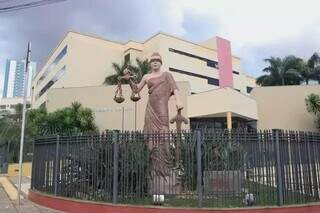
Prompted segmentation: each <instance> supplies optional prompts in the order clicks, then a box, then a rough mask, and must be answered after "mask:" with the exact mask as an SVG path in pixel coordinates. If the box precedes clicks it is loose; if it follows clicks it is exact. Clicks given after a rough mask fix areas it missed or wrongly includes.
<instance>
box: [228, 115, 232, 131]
mask: <svg viewBox="0 0 320 213" xmlns="http://www.w3.org/2000/svg"><path fill="white" fill-rule="evenodd" d="M227 128H228V130H231V129H232V113H231V112H227Z"/></svg>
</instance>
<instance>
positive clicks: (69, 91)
mask: <svg viewBox="0 0 320 213" xmlns="http://www.w3.org/2000/svg"><path fill="white" fill-rule="evenodd" d="M153 52H159V53H160V54H161V55H162V60H163V66H162V69H163V70H165V71H168V72H170V73H172V75H173V77H174V78H175V80H176V81H177V82H178V86H179V89H180V92H181V94H182V96H183V104H184V106H185V108H184V110H183V112H182V113H183V115H184V116H185V117H188V118H189V121H190V122H189V124H188V125H184V126H183V128H186V129H188V128H191V129H195V128H210V129H212V128H214V129H225V128H228V129H236V128H242V129H243V128H246V129H273V128H280V129H289V130H304V131H317V129H316V126H315V124H314V117H313V116H312V115H311V114H309V113H308V112H307V111H306V107H305V98H306V96H307V95H308V94H310V93H316V94H320V86H319V85H314V86H303V85H301V86H279V87H257V86H256V84H255V79H254V78H252V77H249V76H247V75H246V74H245V73H244V72H243V70H242V69H241V66H240V58H238V57H236V56H233V55H232V54H231V46H230V42H229V41H227V40H225V39H223V38H219V37H215V38H212V39H209V40H208V41H205V42H202V43H193V42H190V41H186V40H184V39H181V38H177V37H174V36H171V35H168V34H165V33H158V34H156V35H154V36H152V37H151V38H149V39H147V40H146V41H144V42H141V43H139V42H134V41H129V42H127V43H124V44H123V43H118V42H112V41H108V40H105V39H101V38H97V37H93V36H88V35H83V34H79V33H74V32H69V33H68V34H67V35H66V36H65V38H64V39H63V40H62V41H61V42H60V43H59V45H58V46H57V48H56V49H55V50H54V51H53V52H52V54H51V55H50V56H49V58H48V60H47V62H46V63H45V65H44V66H43V68H42V69H41V70H40V71H39V72H38V73H37V75H36V76H35V77H34V78H33V81H32V91H33V93H32V94H33V96H32V107H33V108H37V107H39V106H46V107H47V108H48V110H49V111H54V110H57V109H59V108H62V107H66V106H70V104H71V103H72V102H74V101H78V102H80V103H81V104H83V105H84V106H86V107H89V108H91V109H92V110H93V111H94V113H95V118H96V122H97V124H98V127H99V129H100V130H101V131H103V130H105V129H120V130H135V129H137V130H140V129H142V128H143V123H144V111H145V105H146V100H147V98H148V93H147V91H146V89H144V90H143V91H142V92H141V97H142V98H141V100H140V101H139V102H138V103H137V104H135V103H134V102H131V101H130V100H129V97H130V93H131V91H130V88H128V87H126V86H124V88H123V92H124V95H125V97H126V101H125V102H123V103H121V104H117V103H115V102H114V101H113V95H114V91H115V89H116V88H115V86H104V85H103V81H104V79H105V77H107V76H109V75H111V74H113V73H114V71H113V68H112V63H113V62H116V63H122V62H123V61H124V60H130V61H131V62H132V63H134V62H135V59H136V58H140V59H142V60H143V59H147V58H149V57H150V55H151V54H152V53H153ZM288 104H289V105H290V106H288ZM289 108H290V109H289ZM175 110H176V109H175V106H174V104H173V102H172V101H170V102H169V111H170V117H172V116H174V114H175V113H176V111H175ZM171 128H173V129H174V125H171Z"/></svg>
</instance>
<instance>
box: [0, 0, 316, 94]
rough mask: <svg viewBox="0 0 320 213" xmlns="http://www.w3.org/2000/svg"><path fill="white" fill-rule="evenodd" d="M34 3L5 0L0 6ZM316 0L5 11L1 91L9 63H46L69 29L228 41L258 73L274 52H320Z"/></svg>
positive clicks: (175, 1)
mask: <svg viewBox="0 0 320 213" xmlns="http://www.w3.org/2000/svg"><path fill="white" fill-rule="evenodd" d="M32 1H35V0H0V8H1V7H5V6H8V5H10V4H17V3H22V2H32ZM319 8H320V1H319V0H304V1H302V0H135V1H133V0H116V1H115V0H66V1H64V2H60V3H55V4H50V5H45V6H41V7H36V8H29V9H24V10H18V11H13V12H6V13H0V92H1V94H2V89H3V78H4V70H5V60H6V59H8V58H10V59H22V58H24V57H25V52H26V46H27V42H28V41H31V43H32V57H31V59H32V60H33V61H36V62H38V63H39V64H43V63H44V62H45V60H46V58H47V57H48V55H49V53H50V52H51V51H52V50H53V49H54V48H55V47H56V46H57V44H58V43H59V41H60V40H61V39H62V38H63V36H64V35H65V34H66V33H67V32H68V31H70V30H73V31H77V32H82V33H86V34H92V35H97V36H100V37H103V38H106V39H110V40H114V41H120V42H126V41H127V40H135V41H144V40H146V39H147V38H149V37H150V36H152V35H154V34H155V33H157V32H159V31H162V32H166V33H169V34H172V35H175V36H178V37H182V38H184V39H187V40H190V41H193V42H202V41H205V40H207V39H209V38H211V37H213V36H220V37H223V38H226V39H228V40H230V41H231V48H232V53H233V55H236V56H238V57H240V58H241V63H242V64H241V65H242V70H243V71H244V72H245V73H247V74H248V75H251V76H255V77H257V76H259V75H261V74H262V71H261V70H262V69H263V68H264V67H265V66H266V64H265V63H264V61H263V59H265V58H269V57H271V56H275V57H284V56H286V55H292V54H293V55H296V56H298V57H302V58H305V59H307V58H309V57H310V56H311V55H312V54H313V53H314V52H320V39H319V38H320V12H319Z"/></svg>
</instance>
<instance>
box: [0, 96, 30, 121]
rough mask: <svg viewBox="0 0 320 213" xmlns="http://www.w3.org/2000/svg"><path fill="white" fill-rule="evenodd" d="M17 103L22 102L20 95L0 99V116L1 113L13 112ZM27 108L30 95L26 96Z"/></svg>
mask: <svg viewBox="0 0 320 213" xmlns="http://www.w3.org/2000/svg"><path fill="white" fill-rule="evenodd" d="M18 104H23V98H22V97H15V98H2V99H0V117H1V115H2V113H6V112H8V113H10V114H12V113H15V109H16V106H17V105H18ZM27 108H30V97H29V98H27Z"/></svg>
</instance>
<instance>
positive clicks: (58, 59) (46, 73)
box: [37, 46, 68, 85]
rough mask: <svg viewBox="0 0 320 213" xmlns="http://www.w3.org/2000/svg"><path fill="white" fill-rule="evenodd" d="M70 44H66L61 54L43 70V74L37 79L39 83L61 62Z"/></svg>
mask: <svg viewBox="0 0 320 213" xmlns="http://www.w3.org/2000/svg"><path fill="white" fill-rule="evenodd" d="M67 51H68V46H65V47H64V48H63V49H62V50H61V52H60V53H59V55H58V56H57V57H56V58H55V59H54V61H53V62H52V63H51V64H50V65H49V66H48V67H47V69H46V70H45V71H44V72H43V74H42V76H41V77H40V78H39V80H38V81H37V85H39V84H40V83H41V82H42V81H43V80H44V79H45V77H46V76H47V75H48V74H49V73H50V72H51V70H52V69H53V68H54V67H55V66H56V65H57V64H58V63H59V61H60V60H61V59H62V58H63V57H64V56H65V55H66V54H67Z"/></svg>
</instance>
